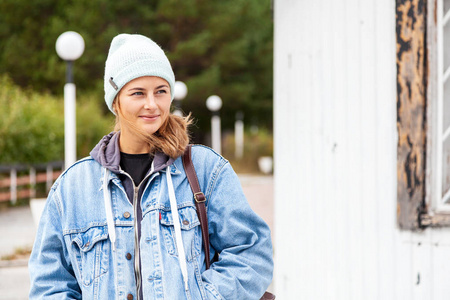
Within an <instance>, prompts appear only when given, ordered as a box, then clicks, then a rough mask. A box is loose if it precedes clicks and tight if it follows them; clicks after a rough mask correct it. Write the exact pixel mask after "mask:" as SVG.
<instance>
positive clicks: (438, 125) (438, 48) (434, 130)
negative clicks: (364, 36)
mask: <svg viewBox="0 0 450 300" xmlns="http://www.w3.org/2000/svg"><path fill="white" fill-rule="evenodd" d="M427 8H428V14H427V19H428V22H427V52H428V70H429V74H428V84H427V125H428V126H427V127H428V132H427V149H428V150H427V170H426V173H427V176H426V181H427V185H426V186H427V188H426V197H427V199H426V200H427V203H431V210H430V211H429V213H430V214H433V213H450V189H449V190H448V191H447V192H446V193H445V195H442V191H443V186H442V183H443V176H444V172H443V167H444V166H443V162H442V158H443V147H444V146H443V145H444V142H445V141H446V139H450V126H449V127H448V128H446V129H445V130H443V127H444V113H443V111H444V84H445V82H447V81H450V67H448V68H447V70H444V50H445V49H444V26H445V25H446V24H448V26H450V9H449V11H447V12H446V14H445V15H444V12H443V10H444V0H429V1H428V5H427ZM435 11H436V13H435ZM434 16H436V23H435V22H434ZM449 38H450V37H449ZM447 51H450V49H447Z"/></svg>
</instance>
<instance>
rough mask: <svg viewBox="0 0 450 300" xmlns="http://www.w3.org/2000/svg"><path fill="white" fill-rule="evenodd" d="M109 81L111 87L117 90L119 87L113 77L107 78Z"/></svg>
mask: <svg viewBox="0 0 450 300" xmlns="http://www.w3.org/2000/svg"><path fill="white" fill-rule="evenodd" d="M109 83H111V85H112V87H113V88H114V89H115V90H116V91H117V90H118V89H119V87H118V86H117V84H116V83H115V82H114V80H113V78H112V77H111V78H110V79H109Z"/></svg>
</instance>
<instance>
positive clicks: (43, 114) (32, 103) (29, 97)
mask: <svg viewBox="0 0 450 300" xmlns="http://www.w3.org/2000/svg"><path fill="white" fill-rule="evenodd" d="M0 86H1V89H0V105H1V107H2V108H3V109H2V110H1V111H0V136H1V137H2V138H1V139H0V163H1V164H13V163H27V164H33V163H44V162H49V161H58V160H63V159H64V100H63V98H62V97H55V96H51V95H49V94H38V93H36V92H32V91H30V90H22V89H21V88H19V87H17V86H15V85H13V84H12V82H11V80H10V79H9V78H8V77H7V76H5V75H3V76H0ZM112 124H113V119H112V118H111V117H104V116H102V112H101V109H100V107H99V101H93V100H92V97H89V96H87V97H86V98H85V99H82V100H80V101H78V103H77V142H78V144H77V145H78V146H77V149H78V151H77V154H78V157H83V156H86V155H88V154H89V151H90V149H91V148H92V147H93V146H95V144H96V143H97V142H98V140H99V139H100V138H101V136H103V135H104V134H106V133H108V132H109V130H110V129H111V128H112V126H111V125H112Z"/></svg>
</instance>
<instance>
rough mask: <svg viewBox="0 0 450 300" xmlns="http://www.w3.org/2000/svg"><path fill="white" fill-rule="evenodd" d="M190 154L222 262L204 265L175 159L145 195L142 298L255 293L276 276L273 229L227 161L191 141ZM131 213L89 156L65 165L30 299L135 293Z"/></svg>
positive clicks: (118, 188)
mask: <svg viewBox="0 0 450 300" xmlns="http://www.w3.org/2000/svg"><path fill="white" fill-rule="evenodd" d="M192 160H193V163H194V166H195V169H196V172H197V176H198V179H199V183H200V187H201V189H202V190H203V192H204V194H205V196H206V198H207V202H206V206H207V213H208V224H209V235H210V249H211V250H210V251H211V257H213V256H214V254H215V252H216V251H217V252H218V253H220V256H219V260H218V261H216V262H214V263H212V265H211V268H210V269H208V270H206V269H205V255H204V251H203V248H202V238H201V229H200V223H199V220H198V217H197V213H196V208H195V204H194V198H193V195H192V191H191V189H190V186H189V182H188V180H187V178H186V175H185V172H184V168H183V164H182V161H181V157H179V158H177V159H176V160H174V161H173V162H171V164H170V165H169V166H168V167H167V168H165V169H162V170H160V171H156V172H152V173H151V174H150V175H149V179H148V180H147V181H146V184H145V187H144V189H143V192H142V196H141V198H140V204H141V205H140V208H141V209H142V212H141V213H142V221H141V224H140V226H141V232H140V239H139V240H138V244H139V250H140V263H141V268H140V270H139V273H140V274H139V277H140V278H141V279H142V280H141V281H142V294H143V298H144V299H170V300H172V299H259V298H260V297H261V295H262V294H263V293H264V291H265V289H266V288H267V287H268V285H269V284H270V282H271V280H272V271H273V260H272V243H271V237H270V230H269V228H268V226H267V224H266V223H265V222H264V221H263V220H262V219H261V218H260V217H259V216H258V215H256V214H255V213H254V212H253V210H252V209H251V208H250V206H249V204H248V202H247V200H246V198H245V196H244V194H243V192H242V188H241V185H240V182H239V179H238V177H237V175H236V174H235V172H234V171H233V169H232V167H231V166H230V164H229V163H228V161H226V160H225V159H224V158H223V157H221V156H220V155H218V154H216V153H215V152H214V151H212V150H211V149H209V148H207V147H204V146H193V148H192ZM168 172H169V173H170V174H168ZM168 180H169V182H168ZM170 182H171V185H170V184H168V183H170ZM171 190H172V191H173V192H174V195H175V198H173V199H174V200H175V201H176V205H175V210H176V212H175V211H174V210H173V209H174V207H173V206H172V207H171V204H170V201H171V199H170V197H169V193H170V192H171ZM105 200H106V201H105ZM108 201H109V205H108V204H107V203H108ZM108 210H109V211H110V212H109V213H108ZM135 213H136V212H135V211H134V209H133V205H132V204H131V202H130V201H129V200H128V197H127V194H126V191H125V189H124V187H123V185H122V181H121V180H120V179H119V177H118V175H117V174H116V173H115V172H109V171H107V169H106V168H105V167H103V166H102V165H101V164H100V163H99V162H97V161H96V160H95V159H93V158H92V157H88V158H85V159H83V160H80V161H78V162H76V163H75V164H74V165H72V166H71V167H70V168H69V169H67V170H66V171H65V172H64V173H63V174H62V175H61V176H60V177H59V178H58V179H57V180H56V182H55V184H54V185H53V187H52V189H51V191H50V193H49V195H48V199H47V203H46V206H45V209H44V212H43V214H42V217H41V221H40V224H39V229H38V232H37V235H36V240H35V244H34V247H33V251H32V254H31V257H30V261H29V271H30V278H31V291H30V299H42V298H44V299H81V298H83V299H137V295H136V279H135V278H136V277H135V271H136V266H135V263H134V259H133V257H134V255H135V223H134V218H135ZM175 214H176V215H177V217H176V218H175ZM108 217H110V220H109V221H108ZM174 222H178V224H179V226H178V224H174ZM175 225H177V226H175ZM175 227H178V228H181V237H180V239H178V238H177V237H176V235H177V230H176V228H175ZM177 241H178V243H177ZM180 244H182V245H180ZM183 252H184V255H183V256H180V253H183ZM183 265H184V267H183ZM183 270H185V272H184V273H183ZM186 271H187V272H186Z"/></svg>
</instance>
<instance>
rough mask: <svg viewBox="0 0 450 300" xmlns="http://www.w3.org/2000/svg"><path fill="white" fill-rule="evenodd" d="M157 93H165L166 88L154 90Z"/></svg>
mask: <svg viewBox="0 0 450 300" xmlns="http://www.w3.org/2000/svg"><path fill="white" fill-rule="evenodd" d="M156 93H157V94H167V90H166V89H160V90H157V91H156Z"/></svg>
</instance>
